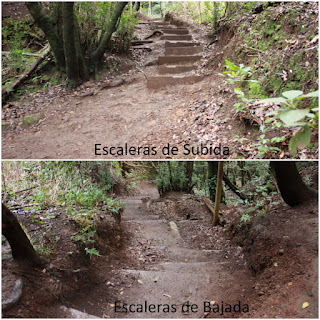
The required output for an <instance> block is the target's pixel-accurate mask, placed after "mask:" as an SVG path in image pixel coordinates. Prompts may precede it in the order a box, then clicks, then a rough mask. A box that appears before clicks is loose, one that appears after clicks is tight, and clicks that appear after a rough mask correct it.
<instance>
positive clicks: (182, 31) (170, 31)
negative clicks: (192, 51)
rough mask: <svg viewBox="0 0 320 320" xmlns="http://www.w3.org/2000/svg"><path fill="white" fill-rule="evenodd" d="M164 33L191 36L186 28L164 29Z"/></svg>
mask: <svg viewBox="0 0 320 320" xmlns="http://www.w3.org/2000/svg"><path fill="white" fill-rule="evenodd" d="M162 31H163V33H165V34H181V35H185V34H189V30H188V29H185V28H163V29H162Z"/></svg>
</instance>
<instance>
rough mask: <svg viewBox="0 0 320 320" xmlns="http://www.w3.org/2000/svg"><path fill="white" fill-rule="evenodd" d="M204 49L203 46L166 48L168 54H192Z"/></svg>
mask: <svg viewBox="0 0 320 320" xmlns="http://www.w3.org/2000/svg"><path fill="white" fill-rule="evenodd" d="M201 51H202V48H201V47H173V48H166V55H174V56H175V55H186V56H187V55H191V54H197V53H200V52H201Z"/></svg>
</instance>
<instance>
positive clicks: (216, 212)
mask: <svg viewBox="0 0 320 320" xmlns="http://www.w3.org/2000/svg"><path fill="white" fill-rule="evenodd" d="M222 180H223V161H219V166H218V178H217V192H216V200H215V203H214V216H213V225H214V226H216V225H217V223H218V220H219V209H220V201H221V195H222Z"/></svg>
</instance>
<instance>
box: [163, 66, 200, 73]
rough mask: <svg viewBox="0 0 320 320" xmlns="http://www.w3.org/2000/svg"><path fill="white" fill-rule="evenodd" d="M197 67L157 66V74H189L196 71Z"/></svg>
mask: <svg viewBox="0 0 320 320" xmlns="http://www.w3.org/2000/svg"><path fill="white" fill-rule="evenodd" d="M196 69H197V67H196V66H194V65H190V66H166V65H162V66H159V68H158V72H159V74H179V73H184V72H190V71H194V70H196Z"/></svg>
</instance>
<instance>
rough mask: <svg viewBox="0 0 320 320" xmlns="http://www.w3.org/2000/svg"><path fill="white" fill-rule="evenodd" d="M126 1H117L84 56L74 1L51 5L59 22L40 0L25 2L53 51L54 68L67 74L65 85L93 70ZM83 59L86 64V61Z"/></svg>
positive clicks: (82, 78)
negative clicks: (93, 43) (60, 20)
mask: <svg viewBox="0 0 320 320" xmlns="http://www.w3.org/2000/svg"><path fill="white" fill-rule="evenodd" d="M127 3H128V2H117V4H116V6H115V9H114V11H113V14H112V17H111V20H110V23H109V24H108V27H107V28H106V30H101V37H100V39H99V42H98V45H97V47H96V48H95V50H94V51H93V52H89V53H88V57H86V58H85V57H84V54H83V50H82V47H81V42H80V32H79V25H78V22H77V18H76V15H75V9H74V7H75V3H74V2H62V3H59V2H58V3H57V4H56V5H55V8H56V12H57V14H56V15H58V16H61V17H62V23H61V24H60V23H57V21H56V20H55V15H53V14H52V16H49V15H48V14H47V13H46V12H45V11H44V9H43V7H42V5H41V2H26V6H27V8H28V10H29V12H30V14H31V15H32V17H33V18H34V20H35V22H36V23H37V24H38V26H39V27H40V28H41V29H42V30H43V32H44V33H45V36H46V38H47V39H48V41H49V43H50V46H51V48H52V51H53V55H54V57H55V60H56V63H57V65H58V67H59V68H60V69H61V70H63V71H65V72H66V74H67V78H68V79H67V87H68V88H74V87H76V86H78V85H79V84H81V83H82V82H84V81H85V80H87V79H88V71H87V70H89V69H90V71H92V72H94V73H95V72H96V71H97V68H98V65H99V64H100V62H101V60H102V57H103V54H104V53H105V51H106V50H107V48H108V46H109V44H110V40H111V36H112V34H113V33H114V32H115V31H116V30H117V28H118V25H119V20H120V18H121V15H122V12H123V10H124V8H125V6H126V5H127ZM86 61H87V63H86Z"/></svg>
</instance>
